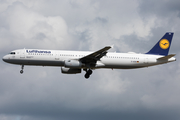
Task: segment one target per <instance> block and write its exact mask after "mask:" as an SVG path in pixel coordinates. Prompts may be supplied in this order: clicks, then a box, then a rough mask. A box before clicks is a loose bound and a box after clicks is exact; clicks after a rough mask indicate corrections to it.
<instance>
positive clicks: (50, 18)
mask: <svg viewBox="0 0 180 120" xmlns="http://www.w3.org/2000/svg"><path fill="white" fill-rule="evenodd" d="M130 3H131V4H130ZM179 3H180V2H179V1H176V0H173V1H163V2H162V1H139V0H135V1H134V0H131V1H125V0H122V1H109V0H107V1H102V0H98V1H97V0H87V1H83V0H64V1H56V0H55V1H41V0H40V1H35V0H32V1H26V0H13V1H8V0H7V1H6V0H4V1H0V42H1V44H0V55H1V58H2V57H3V55H5V54H6V53H8V52H10V51H11V50H14V49H21V48H24V47H25V48H41V49H68V50H94V51H95V50H98V49H100V48H102V47H104V46H106V45H113V44H114V45H115V46H114V48H113V49H111V50H110V51H113V52H114V51H118V52H129V51H134V52H137V53H139V52H141V53H146V52H147V51H148V50H150V49H151V48H152V47H153V45H155V43H156V42H157V41H158V40H159V39H160V38H161V37H162V36H163V35H164V33H165V32H167V31H172V32H175V34H174V38H173V42H172V45H171V50H170V53H176V54H177V55H176V58H177V61H176V62H173V63H169V64H164V65H159V66H154V67H149V68H142V69H136V70H116V69H115V70H111V69H98V70H94V71H93V75H92V76H91V78H90V79H88V80H85V79H84V73H85V72H83V73H81V74H77V75H64V74H62V73H61V69H60V68H59V67H38V66H25V70H24V74H23V75H21V74H19V70H20V66H15V65H11V64H6V63H4V62H3V61H1V62H0V65H1V71H0V76H1V78H0V113H1V115H0V119H4V120H14V119H17V120H32V119H34V120H42V119H43V120H46V119H52V120H56V119H57V120H58V119H67V120H71V119H73V120H74V119H118V120H119V119H124V120H131V119H140V120H141V119H155V120H156V119H157V120H158V119H164V120H168V119H174V120H176V119H177V120H178V119H179V117H180V116H179V111H180V110H179V106H180V103H179V101H180V97H179V93H178V91H179V84H180V82H179V78H180V76H179V72H180V70H179V67H180V63H179V62H178V59H180V56H179V40H178V39H179V33H180V31H179V28H178V26H179V24H180V22H179V8H178V5H179ZM165 8H166V9H165Z"/></svg>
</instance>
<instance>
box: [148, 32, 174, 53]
mask: <svg viewBox="0 0 180 120" xmlns="http://www.w3.org/2000/svg"><path fill="white" fill-rule="evenodd" d="M173 34H174V33H171V32H167V33H166V34H165V35H164V36H163V37H162V38H161V39H160V40H159V41H158V43H157V44H156V45H155V46H154V47H153V48H152V49H151V50H150V51H149V52H147V53H146V54H155V55H164V56H167V55H168V52H169V48H170V46H171V41H172V37H173Z"/></svg>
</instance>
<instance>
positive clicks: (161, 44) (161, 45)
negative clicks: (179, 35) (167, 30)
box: [159, 39, 169, 49]
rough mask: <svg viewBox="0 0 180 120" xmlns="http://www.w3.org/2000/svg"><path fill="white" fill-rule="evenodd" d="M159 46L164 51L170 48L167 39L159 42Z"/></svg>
mask: <svg viewBox="0 0 180 120" xmlns="http://www.w3.org/2000/svg"><path fill="white" fill-rule="evenodd" d="M159 46H160V47H161V48H162V49H168V48H169V41H168V40H167V39H162V40H161V41H160V42H159Z"/></svg>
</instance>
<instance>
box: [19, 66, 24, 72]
mask: <svg viewBox="0 0 180 120" xmlns="http://www.w3.org/2000/svg"><path fill="white" fill-rule="evenodd" d="M21 69H22V70H20V73H21V74H23V69H24V65H22V66H21Z"/></svg>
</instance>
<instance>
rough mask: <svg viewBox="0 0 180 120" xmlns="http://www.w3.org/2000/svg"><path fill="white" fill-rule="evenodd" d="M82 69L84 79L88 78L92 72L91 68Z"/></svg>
mask: <svg viewBox="0 0 180 120" xmlns="http://www.w3.org/2000/svg"><path fill="white" fill-rule="evenodd" d="M84 71H86V74H85V75H84V77H85V78H86V79H88V78H89V77H90V75H91V74H92V70H91V69H89V70H87V69H85V70H84Z"/></svg>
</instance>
